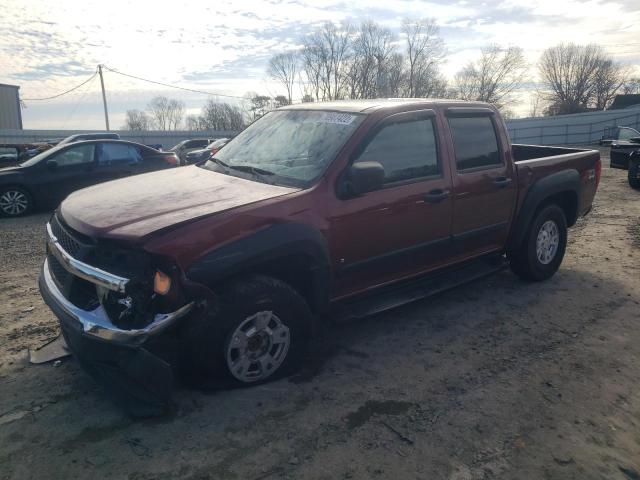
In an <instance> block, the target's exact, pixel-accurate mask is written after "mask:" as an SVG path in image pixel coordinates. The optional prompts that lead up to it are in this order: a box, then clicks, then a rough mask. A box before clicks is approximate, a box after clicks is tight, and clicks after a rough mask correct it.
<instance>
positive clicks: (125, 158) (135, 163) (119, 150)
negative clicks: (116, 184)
mask: <svg viewBox="0 0 640 480" xmlns="http://www.w3.org/2000/svg"><path fill="white" fill-rule="evenodd" d="M98 169H99V170H100V181H102V182H104V181H107V180H114V179H116V178H122V177H128V176H130V175H135V174H136V173H141V172H142V171H143V161H142V156H141V155H140V152H139V151H138V150H137V149H136V147H135V145H130V144H128V143H116V142H100V143H99V144H98Z"/></svg>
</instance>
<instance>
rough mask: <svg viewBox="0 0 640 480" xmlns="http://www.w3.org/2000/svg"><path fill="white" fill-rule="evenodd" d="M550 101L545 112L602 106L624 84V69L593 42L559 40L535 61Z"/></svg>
mask: <svg viewBox="0 0 640 480" xmlns="http://www.w3.org/2000/svg"><path fill="white" fill-rule="evenodd" d="M538 68H539V71H540V76H541V77H542V79H543V81H544V82H545V84H546V88H547V98H548V101H549V103H550V106H549V109H548V113H550V114H556V115H557V114H564V113H576V112H581V111H584V110H585V109H587V108H588V107H590V106H593V107H595V108H599V109H602V108H605V107H606V106H607V105H608V104H609V103H610V101H611V100H612V99H613V97H614V96H615V94H616V93H617V92H618V90H619V89H620V88H621V87H622V85H623V84H624V81H625V79H626V76H627V74H626V70H625V69H624V68H622V67H621V66H620V65H619V64H616V63H614V62H613V61H612V60H611V59H610V58H608V56H607V54H606V53H605V51H604V50H603V48H602V47H600V46H598V45H594V44H590V45H574V44H560V45H556V46H555V47H550V48H548V49H546V50H545V51H544V52H543V53H542V57H541V58H540V63H539V65H538Z"/></svg>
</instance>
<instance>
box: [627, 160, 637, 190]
mask: <svg viewBox="0 0 640 480" xmlns="http://www.w3.org/2000/svg"><path fill="white" fill-rule="evenodd" d="M628 178H629V185H631V188H634V189H636V190H640V160H635V159H633V160H629V171H628Z"/></svg>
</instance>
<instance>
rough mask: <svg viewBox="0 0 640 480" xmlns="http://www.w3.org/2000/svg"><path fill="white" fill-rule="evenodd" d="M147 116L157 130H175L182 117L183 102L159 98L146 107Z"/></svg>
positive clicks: (153, 99) (152, 100)
mask: <svg viewBox="0 0 640 480" xmlns="http://www.w3.org/2000/svg"><path fill="white" fill-rule="evenodd" d="M147 109H148V110H149V116H150V117H151V119H152V122H153V124H154V127H155V128H157V129H158V130H176V129H177V128H178V125H180V122H182V117H183V116H184V110H185V107H184V102H181V101H179V100H174V99H169V98H167V97H163V96H159V97H155V98H152V99H151V101H150V102H149V104H148V105H147Z"/></svg>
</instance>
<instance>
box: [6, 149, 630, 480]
mask: <svg viewBox="0 0 640 480" xmlns="http://www.w3.org/2000/svg"><path fill="white" fill-rule="evenodd" d="M604 163H605V164H606V165H608V160H606V159H605V162H604ZM47 218H48V215H46V214H40V215H36V216H32V217H29V218H24V219H17V220H6V219H5V220H0V245H1V247H2V249H1V253H0V255H1V256H0V265H1V266H0V272H1V273H0V282H1V283H0V298H1V301H0V303H1V304H0V479H2V480H4V479H29V478H37V479H40V478H118V479H119V478H128V479H139V480H142V479H151V478H162V479H173V478H187V479H207V478H212V479H213V478H223V479H227V478H229V479H250V480H258V479H281V478H286V479H299V478H312V479H351V478H352V479H376V478H380V479H383V478H390V479H451V480H467V479H469V480H470V479H487V478H505V479H515V478H517V479H565V478H575V479H581V480H583V479H603V478H606V479H620V480H637V479H640V389H638V381H639V377H640V251H639V249H640V193H638V192H636V191H633V190H632V189H631V188H630V187H629V186H628V185H627V182H626V172H622V171H617V170H610V169H608V168H605V169H604V170H603V179H602V183H601V186H600V191H599V192H598V195H597V197H596V203H595V206H594V210H593V212H592V213H591V214H590V215H589V216H588V217H587V218H586V219H583V220H580V221H579V223H578V225H577V226H576V227H575V228H573V229H572V230H571V232H570V235H569V242H570V244H569V246H568V249H567V254H566V257H565V260H564V263H563V265H562V267H561V270H560V271H559V272H558V274H557V275H556V276H555V277H554V278H552V279H551V280H549V281H546V282H544V283H539V284H528V283H525V282H522V281H520V280H518V279H517V278H516V277H515V276H514V275H512V274H511V273H510V272H508V271H504V272H502V273H500V274H497V275H495V276H493V277H489V278H487V279H485V280H481V281H477V282H474V283H472V284H469V285H466V286H463V287H460V288H457V289H455V290H453V291H450V292H448V293H445V294H442V295H439V296H437V297H433V298H431V299H428V300H424V301H421V302H418V303H415V304H412V305H410V306H407V307H403V308H400V309H396V310H394V311H390V312H387V313H384V314H381V315H377V316H375V317H372V318H369V319H366V320H363V321H358V322H352V323H348V324H343V325H339V326H336V327H333V328H331V329H330V330H329V331H328V332H327V333H326V334H324V335H322V336H321V337H320V338H318V339H317V341H316V342H315V344H314V347H313V350H312V353H311V355H310V358H309V359H308V360H307V361H306V363H305V364H304V365H303V367H302V369H301V371H300V373H299V374H297V375H295V376H294V377H292V378H290V379H285V380H281V381H279V382H276V383H271V384H268V385H264V386H260V387H255V388H249V389H242V390H233V391H220V392H216V393H213V394H205V393H201V392H198V391H190V390H179V391H177V392H176V395H175V401H176V407H175V411H174V412H173V413H172V414H171V415H170V416H167V417H164V418H160V419H154V420H144V421H136V420H132V419H130V418H128V417H127V416H125V415H124V414H123V413H122V412H121V411H120V410H118V409H117V408H116V407H115V406H113V405H112V404H111V402H110V401H109V400H108V399H106V398H105V395H104V392H103V391H102V390H101V389H100V388H99V387H97V386H96V385H95V384H94V382H93V381H92V380H91V379H90V378H88V377H87V376H86V375H85V374H84V373H83V372H82V371H81V370H80V369H79V367H78V365H77V364H76V363H75V362H74V361H73V359H71V358H69V359H65V360H64V361H63V362H62V364H61V365H59V366H54V365H52V364H46V365H39V366H34V365H29V364H28V363H27V361H26V353H25V349H27V348H28V347H35V346H38V345H40V344H42V343H43V342H45V341H46V340H48V339H51V338H53V337H55V336H56V335H57V331H58V330H57V327H56V321H55V319H54V317H53V315H52V314H51V313H50V312H49V310H48V309H47V308H46V307H45V306H44V304H43V302H42V301H41V299H40V296H39V294H38V291H37V287H36V276H37V272H38V268H39V266H40V262H41V261H42V256H43V225H44V223H45V221H46V219H47Z"/></svg>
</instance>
